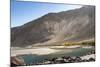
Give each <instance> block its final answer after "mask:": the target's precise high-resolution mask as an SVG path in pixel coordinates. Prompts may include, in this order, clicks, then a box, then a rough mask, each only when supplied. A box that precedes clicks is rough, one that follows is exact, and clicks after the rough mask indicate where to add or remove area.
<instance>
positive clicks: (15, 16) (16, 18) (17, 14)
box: [11, 0, 82, 27]
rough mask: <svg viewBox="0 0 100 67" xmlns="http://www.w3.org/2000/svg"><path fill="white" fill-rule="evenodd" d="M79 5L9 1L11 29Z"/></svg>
mask: <svg viewBox="0 0 100 67" xmlns="http://www.w3.org/2000/svg"><path fill="white" fill-rule="evenodd" d="M80 7H82V6H81V5H69V4H54V3H43V2H32V1H16V0H11V27H16V26H20V25H23V24H25V23H27V22H29V21H32V20H35V19H37V18H39V17H41V16H43V15H45V14H48V13H57V12H61V11H67V10H72V9H76V8H80Z"/></svg>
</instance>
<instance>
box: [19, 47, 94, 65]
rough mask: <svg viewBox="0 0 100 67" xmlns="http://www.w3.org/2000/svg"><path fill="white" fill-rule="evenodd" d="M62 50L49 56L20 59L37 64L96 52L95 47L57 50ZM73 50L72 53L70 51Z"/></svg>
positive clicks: (32, 55)
mask: <svg viewBox="0 0 100 67" xmlns="http://www.w3.org/2000/svg"><path fill="white" fill-rule="evenodd" d="M56 50H61V51H59V52H55V53H50V54H47V55H36V54H27V55H20V56H19V57H22V58H23V59H24V61H25V63H26V64H33V63H37V62H43V60H44V59H52V58H54V57H62V56H71V57H74V56H85V55H87V54H88V53H89V52H90V51H93V50H95V48H94V47H91V48H82V47H80V48H73V49H71V48H70V49H56ZM69 50H71V51H69Z"/></svg>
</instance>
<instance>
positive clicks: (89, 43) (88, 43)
mask: <svg viewBox="0 0 100 67" xmlns="http://www.w3.org/2000/svg"><path fill="white" fill-rule="evenodd" d="M63 45H64V46H71V45H86V46H88V45H89V46H95V41H81V42H64V43H63Z"/></svg>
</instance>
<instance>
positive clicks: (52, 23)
mask: <svg viewBox="0 0 100 67" xmlns="http://www.w3.org/2000/svg"><path fill="white" fill-rule="evenodd" d="M94 37H95V7H94V6H84V7H82V8H79V9H74V10H69V11H62V12H58V13H48V14H46V15H44V16H42V17H40V18H38V19H36V20H33V21H30V22H28V23H26V24H24V25H22V26H18V27H14V28H11V46H18V47H23V46H29V45H33V44H38V43H39V44H41V45H42V44H47V45H48V44H50V43H53V42H60V41H80V40H85V39H91V38H94Z"/></svg>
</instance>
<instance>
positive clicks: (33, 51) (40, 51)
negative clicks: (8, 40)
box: [11, 48, 59, 56]
mask: <svg viewBox="0 0 100 67" xmlns="http://www.w3.org/2000/svg"><path fill="white" fill-rule="evenodd" d="M58 51H59V50H55V49H50V48H37V49H36V48H35V49H22V50H11V56H16V55H23V54H37V55H46V54H50V53H54V52H58Z"/></svg>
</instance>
